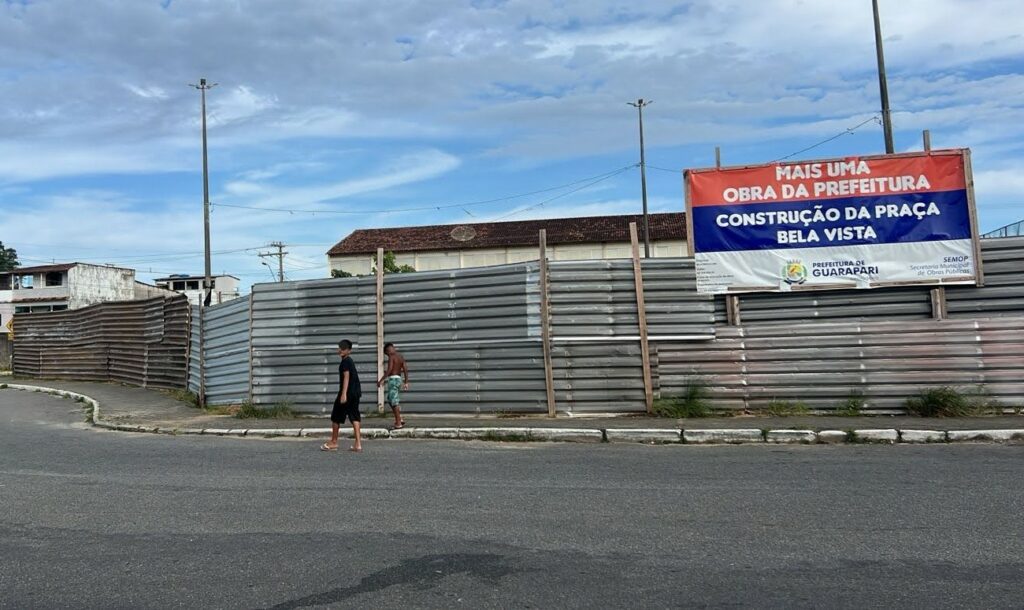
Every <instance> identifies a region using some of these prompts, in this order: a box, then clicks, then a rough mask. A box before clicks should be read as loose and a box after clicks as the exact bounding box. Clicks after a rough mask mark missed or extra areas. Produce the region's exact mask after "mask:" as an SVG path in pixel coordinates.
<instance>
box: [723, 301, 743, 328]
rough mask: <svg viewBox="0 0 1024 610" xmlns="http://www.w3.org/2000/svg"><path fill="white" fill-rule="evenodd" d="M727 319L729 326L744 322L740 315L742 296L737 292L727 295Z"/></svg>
mask: <svg viewBox="0 0 1024 610" xmlns="http://www.w3.org/2000/svg"><path fill="white" fill-rule="evenodd" d="M725 320H726V324H728V325H729V326H739V325H740V324H742V321H741V317H740V297H739V295H735V294H727V295H725Z"/></svg>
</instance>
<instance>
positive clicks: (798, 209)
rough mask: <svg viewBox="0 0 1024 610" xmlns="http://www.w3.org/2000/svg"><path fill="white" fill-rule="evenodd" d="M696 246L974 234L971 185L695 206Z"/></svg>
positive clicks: (718, 248)
mask: <svg viewBox="0 0 1024 610" xmlns="http://www.w3.org/2000/svg"><path fill="white" fill-rule="evenodd" d="M691 212H692V214H693V232H694V251H695V252H735V251H744V250H769V249H771V250H778V249H788V248H814V247H826V246H828V247H836V246H847V245H860V244H891V243H907V242H928V241H944V240H951V239H970V238H971V221H970V213H969V211H968V206H967V191H966V190H956V191H946V192H941V193H912V194H898V195H892V194H890V195H881V196H877V197H850V198H845V199H828V200H822V201H793V202H784V203H748V204H743V205H713V206H712V205H708V206H699V207H694V208H693V209H692V210H691Z"/></svg>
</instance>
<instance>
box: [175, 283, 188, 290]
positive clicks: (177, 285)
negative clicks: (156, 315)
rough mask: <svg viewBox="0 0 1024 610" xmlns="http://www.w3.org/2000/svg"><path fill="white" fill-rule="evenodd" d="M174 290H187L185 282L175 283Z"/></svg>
mask: <svg viewBox="0 0 1024 610" xmlns="http://www.w3.org/2000/svg"><path fill="white" fill-rule="evenodd" d="M174 289H175V290H184V289H185V282H174Z"/></svg>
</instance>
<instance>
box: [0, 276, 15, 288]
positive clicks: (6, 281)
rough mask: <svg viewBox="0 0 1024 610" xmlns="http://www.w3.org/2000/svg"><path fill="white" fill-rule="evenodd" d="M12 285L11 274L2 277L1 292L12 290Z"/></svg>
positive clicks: (0, 277)
mask: <svg viewBox="0 0 1024 610" xmlns="http://www.w3.org/2000/svg"><path fill="white" fill-rule="evenodd" d="M11 285H12V284H11V275H10V274H9V273H5V274H3V275H0V290H10V289H11Z"/></svg>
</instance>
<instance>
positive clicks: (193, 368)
mask: <svg viewBox="0 0 1024 610" xmlns="http://www.w3.org/2000/svg"><path fill="white" fill-rule="evenodd" d="M201 315H202V312H201V311H200V310H199V306H198V305H192V306H191V309H190V316H189V324H188V390H189V391H190V392H192V393H194V394H199V390H200V383H201V382H200V378H199V363H200V360H201V358H200V357H199V345H200V342H199V321H200V320H201V319H202V318H201V317H200V316H201Z"/></svg>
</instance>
